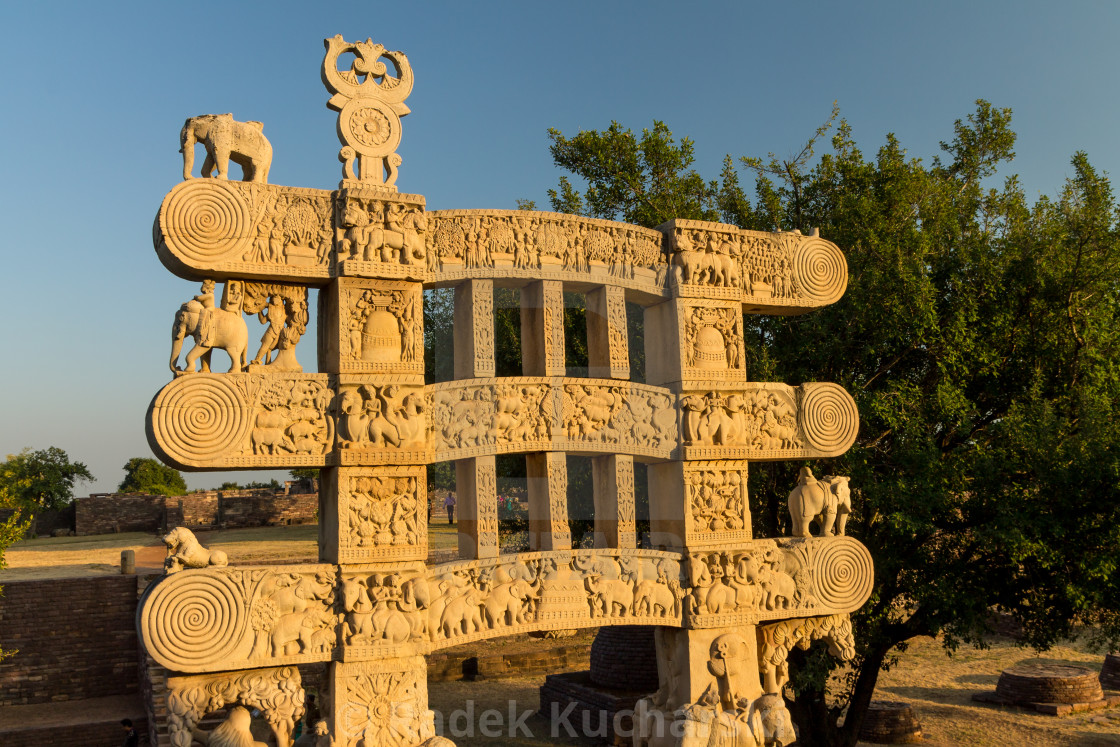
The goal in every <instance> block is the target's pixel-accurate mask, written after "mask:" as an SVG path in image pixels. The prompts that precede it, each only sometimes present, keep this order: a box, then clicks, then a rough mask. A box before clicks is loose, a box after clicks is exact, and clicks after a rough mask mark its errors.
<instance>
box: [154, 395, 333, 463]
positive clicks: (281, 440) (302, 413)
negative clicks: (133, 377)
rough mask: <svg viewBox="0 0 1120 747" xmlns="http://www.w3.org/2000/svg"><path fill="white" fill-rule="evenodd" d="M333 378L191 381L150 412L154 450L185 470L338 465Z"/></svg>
mask: <svg viewBox="0 0 1120 747" xmlns="http://www.w3.org/2000/svg"><path fill="white" fill-rule="evenodd" d="M329 379H330V377H329V376H327V375H326V374H288V373H275V374H272V373H270V374H241V373H230V374H202V373H199V374H191V375H187V376H181V377H179V378H178V379H176V380H175V381H172V382H171V383H169V384H168V385H167V386H165V387H164V388H163V389H161V390H160V392H159V394H157V395H156V397H155V399H154V400H153V401H152V405H151V407H150V408H149V419H148V443H149V445H150V446H151V447H152V450H153V451H154V452H155V453H156V454H157V455H159V456H160V457H161V458H162V459H163V460H164V461H166V462H168V463H169V464H174V465H176V466H178V467H179V468H181V469H190V468H197V469H263V468H268V467H285V468H291V467H323V466H326V465H328V464H331V463H333V461H334V457H333V455H332V454H331V446H332V444H333V443H334V430H335V422H334V417H333V415H332V414H331V411H330V402H331V399H332V397H333V392H332V389H331V384H330V380H329Z"/></svg>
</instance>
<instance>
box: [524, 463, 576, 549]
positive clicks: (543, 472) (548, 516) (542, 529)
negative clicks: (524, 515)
mask: <svg viewBox="0 0 1120 747" xmlns="http://www.w3.org/2000/svg"><path fill="white" fill-rule="evenodd" d="M525 471H526V474H527V475H528V478H529V479H528V483H529V549H530V550H534V551H536V550H568V549H570V548H571V547H572V533H571V530H570V529H569V528H568V463H567V459H566V456H565V454H564V453H563V452H557V451H548V452H541V453H536V454H526V455H525Z"/></svg>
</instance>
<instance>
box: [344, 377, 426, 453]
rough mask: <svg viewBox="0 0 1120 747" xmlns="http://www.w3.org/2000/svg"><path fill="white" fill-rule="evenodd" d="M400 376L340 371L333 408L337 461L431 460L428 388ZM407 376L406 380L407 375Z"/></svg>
mask: <svg viewBox="0 0 1120 747" xmlns="http://www.w3.org/2000/svg"><path fill="white" fill-rule="evenodd" d="M396 378H398V377H385V376H367V375H353V374H340V375H339V376H338V380H339V381H338V397H337V399H336V401H335V412H336V417H337V422H338V463H339V464H342V465H357V464H402V463H403V464H409V463H412V464H422V463H425V462H427V461H429V459H430V457H431V452H430V451H429V449H428V405H427V398H426V397H425V393H424V387H422V386H418V385H413V384H407V383H399V382H398V381H395V380H394V379H396ZM406 381H407V379H406Z"/></svg>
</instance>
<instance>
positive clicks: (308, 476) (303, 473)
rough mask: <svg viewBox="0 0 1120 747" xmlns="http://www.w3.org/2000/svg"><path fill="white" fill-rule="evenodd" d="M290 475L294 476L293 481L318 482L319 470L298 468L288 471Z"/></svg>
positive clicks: (316, 468) (315, 468)
mask: <svg viewBox="0 0 1120 747" xmlns="http://www.w3.org/2000/svg"><path fill="white" fill-rule="evenodd" d="M288 474H289V475H291V476H292V479H293V480H318V479H319V468H318V467H296V468H295V469H292V470H288Z"/></svg>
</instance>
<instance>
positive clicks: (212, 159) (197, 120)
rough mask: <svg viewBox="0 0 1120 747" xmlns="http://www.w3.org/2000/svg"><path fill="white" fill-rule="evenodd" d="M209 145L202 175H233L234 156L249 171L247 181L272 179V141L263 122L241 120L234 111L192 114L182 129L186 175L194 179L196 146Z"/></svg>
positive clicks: (181, 145) (187, 177) (185, 176)
mask: <svg viewBox="0 0 1120 747" xmlns="http://www.w3.org/2000/svg"><path fill="white" fill-rule="evenodd" d="M196 144H201V145H202V146H203V147H205V148H206V159H205V160H204V161H203V162H202V176H203V177H208V176H213V175H214V172H215V171H217V178H219V179H228V178H229V162H230V161H231V160H232V161H233V162H234V163H236V164H237V165H238V166H240V167H241V168H242V169H243V170H244V172H245V179H244V180H245V181H247V182H259V183H260V184H265V183H267V182H268V169H269V167H270V166H271V165H272V145H271V144H270V143H269V142H268V138H266V137H265V136H264V125H263V124H261V123H260V122H238V121H236V120H235V119H234V118H233V115H232V114H203V115H201V116H198V117H191V118H189V119H188V120H187V121H186V122H185V123H184V124H183V129H182V131H180V133H179V150H180V151H181V152H182V154H183V179H193V178H194V176H193V175H192V174H191V171H192V170H193V169H194V146H195V145H196Z"/></svg>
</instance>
